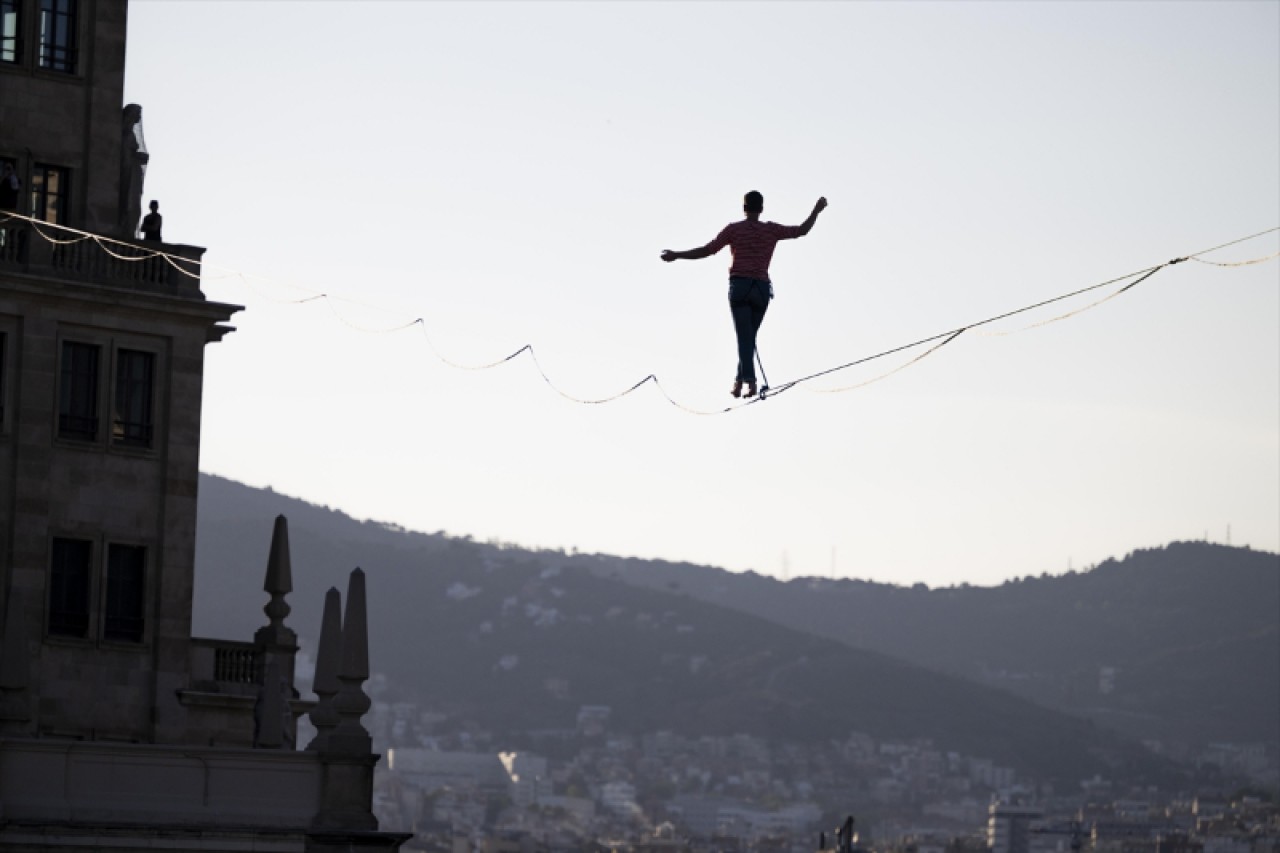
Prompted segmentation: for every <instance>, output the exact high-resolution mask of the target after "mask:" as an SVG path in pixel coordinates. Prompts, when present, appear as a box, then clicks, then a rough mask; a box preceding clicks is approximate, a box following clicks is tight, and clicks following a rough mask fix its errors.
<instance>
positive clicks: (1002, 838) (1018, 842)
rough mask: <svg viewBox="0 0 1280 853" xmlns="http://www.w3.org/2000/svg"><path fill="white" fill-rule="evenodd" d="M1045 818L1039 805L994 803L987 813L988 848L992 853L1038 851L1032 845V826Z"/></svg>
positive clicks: (1027, 852) (1035, 852) (1034, 852)
mask: <svg viewBox="0 0 1280 853" xmlns="http://www.w3.org/2000/svg"><path fill="white" fill-rule="evenodd" d="M1042 820H1044V810H1043V809H1041V808H1039V807H1038V806H1020V805H1012V804H1010V803H999V802H997V803H992V804H991V807H990V809H989V810H988V815H987V849H988V850H990V851H991V853H1038V851H1033V850H1032V847H1031V839H1032V828H1033V827H1034V826H1035V825H1036V824H1038V823H1039V822H1040V821H1042Z"/></svg>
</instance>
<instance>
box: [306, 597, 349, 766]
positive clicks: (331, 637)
mask: <svg viewBox="0 0 1280 853" xmlns="http://www.w3.org/2000/svg"><path fill="white" fill-rule="evenodd" d="M341 657H342V594H341V593H340V592H338V590H337V588H336V587H329V591H328V592H326V593H325V594H324V618H323V619H322V620H321V622H320V645H319V646H318V647H317V649H316V674H315V678H313V679H312V680H311V689H312V690H314V691H315V693H316V696H318V697H319V701H318V702H317V703H316V706H315V707H314V708H312V709H311V714H310V716H311V724H312V725H313V726H315V727H316V736H315V737H314V738H312V739H311V743H309V744H307V749H309V750H320V749H324V746H325V743H326V741H328V739H329V732H331V731H332V730H333V727H334V726H336V725H337V724H338V712H337V711H336V710H335V709H334V707H333V697H334V696H335V695H336V694H337V692H338V686H339V685H338V664H339V662H340V658H341Z"/></svg>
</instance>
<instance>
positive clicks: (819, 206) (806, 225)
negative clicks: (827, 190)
mask: <svg viewBox="0 0 1280 853" xmlns="http://www.w3.org/2000/svg"><path fill="white" fill-rule="evenodd" d="M826 209H827V197H826V196H823V197H822V198H820V199H818V201H817V203H815V204H814V206H813V212H812V213H810V214H809V218H808V219H806V220H805V221H804V222H801V223H800V236H802V237H803V236H804V235H805V234H808V233H809V232H810V231H811V230H812V229H813V225H814V223H815V222H817V221H818V214H819V213H821V212H822V211H824V210H826Z"/></svg>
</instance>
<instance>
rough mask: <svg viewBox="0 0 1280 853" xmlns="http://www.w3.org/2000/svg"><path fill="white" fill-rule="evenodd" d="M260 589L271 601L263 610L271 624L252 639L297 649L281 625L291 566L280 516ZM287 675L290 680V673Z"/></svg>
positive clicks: (285, 523) (290, 586)
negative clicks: (264, 578)
mask: <svg viewBox="0 0 1280 853" xmlns="http://www.w3.org/2000/svg"><path fill="white" fill-rule="evenodd" d="M262 588H263V589H264V590H265V591H266V592H267V593H269V594H270V595H271V600H270V601H268V602H267V603H266V604H265V605H264V606H263V608H262V612H263V613H266V614H267V619H268V620H270V624H269V625H267V626H266V627H265V628H260V629H258V632H257V634H255V635H254V639H255V640H257V641H258V642H259V643H264V642H265V643H269V644H273V645H278V646H295V647H296V646H297V643H298V635H297V634H295V633H294V632H293V631H292V630H291V629H290V628H287V627H286V626H285V624H284V620H285V617H286V616H288V615H289V613H290V611H291V609H292V608H290V607H289V603H288V602H287V601H285V600H284V597H285V596H286V595H288V594H289V593H291V592H293V566H292V564H291V562H290V560H289V522H288V521H287V520H286V519H285V517H284V516H283V515H278V516H276V526H275V529H274V530H273V531H272V532H271V552H270V554H269V555H268V556H267V577H266V580H264V581H263V583H262ZM289 674H290V676H291V677H292V675H293V673H292V671H290V673H289Z"/></svg>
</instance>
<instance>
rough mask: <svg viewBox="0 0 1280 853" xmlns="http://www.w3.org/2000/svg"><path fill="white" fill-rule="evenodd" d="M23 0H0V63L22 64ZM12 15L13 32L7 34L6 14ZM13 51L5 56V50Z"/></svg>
mask: <svg viewBox="0 0 1280 853" xmlns="http://www.w3.org/2000/svg"><path fill="white" fill-rule="evenodd" d="M23 5H24V2H23V0H0V65H21V64H22V60H23V59H24V56H23V50H22V48H23V39H22V26H23V20H22V17H23V15H22V13H23ZM6 15H10V16H12V19H13V33H12V34H10V35H6V34H5V31H4V20H5V16H6ZM6 51H9V52H11V54H12V55H11V56H10V57H7V58H6V56H5V52H6Z"/></svg>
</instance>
